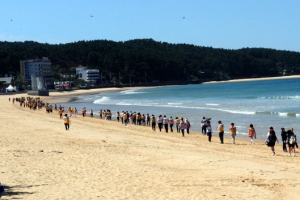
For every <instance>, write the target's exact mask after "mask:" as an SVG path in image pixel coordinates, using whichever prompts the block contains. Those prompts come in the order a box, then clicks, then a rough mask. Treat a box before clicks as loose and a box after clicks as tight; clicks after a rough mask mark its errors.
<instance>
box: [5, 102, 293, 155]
mask: <svg viewBox="0 0 300 200" xmlns="http://www.w3.org/2000/svg"><path fill="white" fill-rule="evenodd" d="M9 101H10V98H9ZM15 101H17V102H20V106H24V107H29V108H30V109H34V110H35V109H36V108H39V107H42V105H43V106H44V107H45V108H46V112H47V113H50V112H52V105H50V104H48V103H44V102H42V101H41V100H40V98H39V97H36V98H33V97H27V98H24V97H22V98H16V99H13V100H12V102H13V103H14V102H15ZM54 109H55V110H58V113H59V116H60V119H63V122H64V125H65V129H66V130H69V128H70V124H71V120H70V117H72V116H73V115H74V116H75V117H76V114H77V108H76V107H75V108H71V107H68V110H67V111H65V109H64V107H62V106H59V107H57V105H56V104H55V105H54ZM81 113H82V116H83V117H85V116H86V114H87V111H86V108H85V107H83V108H82V110H81ZM98 114H99V117H100V118H101V119H105V120H111V119H112V113H111V111H110V110H109V109H106V110H102V109H100V111H99V112H98ZM93 116H94V111H93V110H92V109H91V110H90V117H93ZM115 116H116V119H117V121H118V122H122V124H124V125H125V126H127V127H128V124H130V123H131V124H134V125H144V126H151V127H152V130H153V131H156V127H158V129H159V131H160V132H161V131H162V130H163V129H164V130H165V132H166V133H168V132H169V130H170V132H173V130H174V129H176V132H177V133H181V134H182V137H184V136H185V131H186V133H187V134H189V133H190V131H189V130H190V128H191V123H190V122H189V120H188V119H187V118H183V117H181V118H179V117H175V119H174V118H173V117H172V116H169V117H167V116H166V115H158V116H157V118H156V117H155V116H154V115H153V114H152V115H151V116H150V115H149V114H141V113H140V112H131V111H130V112H128V111H122V112H119V111H118V112H117V113H116V115H115ZM210 120H211V118H205V117H203V119H202V120H201V129H202V130H201V131H202V134H203V135H207V136H208V141H209V142H211V141H212V140H211V139H212V132H213V130H212V126H211V121H210ZM173 128H174V129H173ZM216 129H217V131H218V133H219V139H220V143H221V144H224V125H223V123H222V121H218V126H217V127H216ZM228 131H229V134H230V136H231V139H232V143H233V144H235V138H236V133H237V128H236V126H235V125H234V123H231V124H230V126H229V128H228ZM248 137H249V138H250V144H255V139H256V131H255V128H254V126H253V124H250V125H249V127H248ZM281 137H282V143H283V146H282V148H283V151H284V152H288V153H289V156H292V155H293V156H295V147H297V148H298V144H297V137H296V135H295V134H294V131H293V129H289V130H287V131H286V130H285V128H281ZM265 142H266V145H267V146H269V147H270V148H271V151H272V153H273V155H275V143H276V142H277V143H278V138H277V136H276V133H275V131H274V129H273V127H270V128H269V131H268V134H267V138H266V141H265ZM287 146H288V149H287Z"/></svg>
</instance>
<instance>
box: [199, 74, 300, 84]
mask: <svg viewBox="0 0 300 200" xmlns="http://www.w3.org/2000/svg"><path fill="white" fill-rule="evenodd" d="M294 78H300V75H291V76H275V77H260V78H243V79H229V80H224V81H208V82H203V83H202V84H214V83H230V82H248V81H268V80H280V79H294Z"/></svg>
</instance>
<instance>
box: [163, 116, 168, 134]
mask: <svg viewBox="0 0 300 200" xmlns="http://www.w3.org/2000/svg"><path fill="white" fill-rule="evenodd" d="M163 125H164V127H165V131H166V133H168V127H169V124H168V118H167V116H166V115H164V117H163Z"/></svg>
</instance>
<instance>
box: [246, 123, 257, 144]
mask: <svg viewBox="0 0 300 200" xmlns="http://www.w3.org/2000/svg"><path fill="white" fill-rule="evenodd" d="M248 137H249V138H250V139H251V141H250V144H255V141H254V138H255V139H256V132H255V128H254V127H253V124H250V126H249V128H248Z"/></svg>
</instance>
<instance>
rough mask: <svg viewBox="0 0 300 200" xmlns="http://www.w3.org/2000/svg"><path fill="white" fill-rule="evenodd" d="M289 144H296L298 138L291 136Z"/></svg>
mask: <svg viewBox="0 0 300 200" xmlns="http://www.w3.org/2000/svg"><path fill="white" fill-rule="evenodd" d="M289 143H290V144H295V143H296V137H295V136H294V135H291V137H290V139H289Z"/></svg>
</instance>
